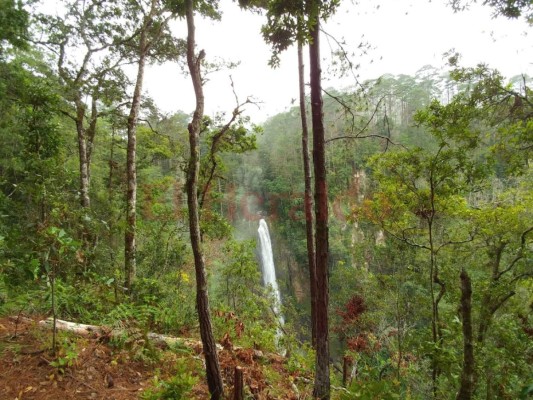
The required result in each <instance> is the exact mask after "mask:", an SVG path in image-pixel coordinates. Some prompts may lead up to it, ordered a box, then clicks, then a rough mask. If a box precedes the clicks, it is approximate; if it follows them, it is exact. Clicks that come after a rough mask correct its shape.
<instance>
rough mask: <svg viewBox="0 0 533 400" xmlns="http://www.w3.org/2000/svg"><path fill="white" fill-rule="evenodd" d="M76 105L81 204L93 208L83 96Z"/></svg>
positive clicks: (78, 95) (77, 99) (78, 96)
mask: <svg viewBox="0 0 533 400" xmlns="http://www.w3.org/2000/svg"><path fill="white" fill-rule="evenodd" d="M75 104H76V121H75V122H76V131H77V134H78V153H79V158H80V203H81V206H82V207H83V208H89V207H90V206H91V199H90V197H89V185H90V182H89V161H88V159H87V137H86V136H87V135H86V134H85V127H84V126H83V120H84V118H85V104H83V101H82V100H81V95H80V94H77V96H76V99H75Z"/></svg>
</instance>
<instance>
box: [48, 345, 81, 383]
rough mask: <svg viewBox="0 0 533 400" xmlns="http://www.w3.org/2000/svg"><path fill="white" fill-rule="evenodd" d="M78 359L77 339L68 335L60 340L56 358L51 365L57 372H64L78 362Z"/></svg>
mask: <svg viewBox="0 0 533 400" xmlns="http://www.w3.org/2000/svg"><path fill="white" fill-rule="evenodd" d="M77 359H78V346H77V344H76V342H75V341H73V340H71V338H69V337H68V336H64V337H62V338H61V339H60V340H59V346H58V349H57V352H56V358H55V360H53V361H50V365H51V366H52V367H54V368H56V369H57V372H58V373H60V374H64V373H65V371H66V370H67V369H68V368H69V367H72V366H73V365H75V364H76V361H77Z"/></svg>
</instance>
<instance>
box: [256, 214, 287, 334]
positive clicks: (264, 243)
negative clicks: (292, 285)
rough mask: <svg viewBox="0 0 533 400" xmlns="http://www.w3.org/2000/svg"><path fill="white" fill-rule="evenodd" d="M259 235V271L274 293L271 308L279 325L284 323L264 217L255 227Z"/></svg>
mask: <svg viewBox="0 0 533 400" xmlns="http://www.w3.org/2000/svg"><path fill="white" fill-rule="evenodd" d="M257 233H258V235H259V250H260V253H261V272H262V274H263V283H264V285H265V286H266V287H269V286H270V287H271V288H272V293H273V295H274V304H273V306H272V309H273V310H274V313H275V314H276V315H277V317H278V320H279V323H280V325H283V324H284V323H285V319H284V318H283V315H282V314H281V312H280V306H281V296H280V293H279V287H278V282H277V280H276V268H275V266H274V256H273V254H272V243H271V242H270V234H269V232H268V225H267V223H266V221H265V220H264V219H261V220H260V221H259V228H258V229H257Z"/></svg>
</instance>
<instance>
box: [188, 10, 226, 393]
mask: <svg viewBox="0 0 533 400" xmlns="http://www.w3.org/2000/svg"><path fill="white" fill-rule="evenodd" d="M186 17H187V65H188V67H189V72H190V74H191V79H192V83H193V87H194V93H195V96H196V109H195V110H194V114H193V118H192V121H191V123H190V124H189V126H188V131H189V145H190V158H189V165H188V169H187V207H188V211H189V231H190V237H191V246H192V251H193V254H194V266H195V270H196V307H197V311H198V318H199V322H200V336H201V338H202V346H203V351H204V356H205V364H206V377H207V385H208V387H209V392H210V393H211V399H212V400H218V399H221V398H223V396H224V386H223V384H222V376H221V374H220V366H219V362H218V355H217V349H216V344H215V339H214V337H213V329H212V327H211V316H210V312H209V296H208V292H207V277H206V273H205V262H204V256H203V251H202V243H201V236H200V216H199V210H198V208H199V207H198V193H197V190H198V175H199V171H200V154H199V153H200V146H199V137H200V129H201V123H202V118H203V114H204V93H203V88H202V77H201V74H200V67H201V63H202V59H203V58H204V57H205V53H204V52H203V51H201V52H200V54H199V55H198V56H196V55H195V50H194V48H195V27H194V10H193V1H192V0H187V2H186Z"/></svg>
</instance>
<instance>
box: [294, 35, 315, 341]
mask: <svg viewBox="0 0 533 400" xmlns="http://www.w3.org/2000/svg"><path fill="white" fill-rule="evenodd" d="M304 69H305V66H304V61H303V45H302V41H301V40H298V87H299V100H300V119H301V121H302V162H303V170H304V188H305V189H304V212H305V239H306V244H307V263H308V268H309V287H310V296H311V343H312V344H313V347H315V346H316V315H315V313H316V293H315V292H316V252H315V243H314V234H313V189H312V186H311V185H312V182H311V178H312V177H311V160H310V158H309V130H308V127H307V113H306V107H305V80H304Z"/></svg>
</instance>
